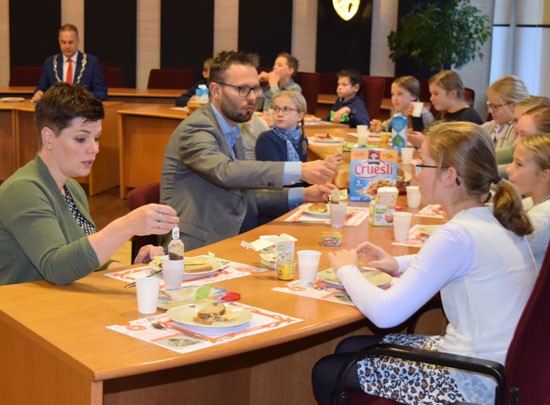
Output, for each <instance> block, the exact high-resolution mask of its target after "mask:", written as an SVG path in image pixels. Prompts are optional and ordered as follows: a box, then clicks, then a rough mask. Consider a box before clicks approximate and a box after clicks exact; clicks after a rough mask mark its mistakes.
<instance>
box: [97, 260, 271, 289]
mask: <svg viewBox="0 0 550 405" xmlns="http://www.w3.org/2000/svg"><path fill="white" fill-rule="evenodd" d="M218 260H220V262H221V264H222V268H221V270H219V271H217V272H215V273H213V274H209V275H204V276H200V275H199V276H197V277H195V278H190V277H191V276H187V277H189V278H185V279H184V280H183V282H182V283H181V285H182V286H200V285H207V284H212V283H217V282H219V281H224V280H230V279H232V278H238V277H244V276H248V275H250V274H252V273H256V272H257V271H258V270H260V271H263V270H261V269H258V268H256V267H254V266H249V265H247V264H242V263H237V262H231V261H229V260H224V259H218ZM153 271H154V270H153V269H151V268H150V267H149V266H147V265H145V266H141V267H135V268H133V269H128V270H121V271H116V272H114V273H108V274H105V275H106V276H107V277H111V278H114V279H117V280H120V281H124V282H125V283H131V282H133V281H136V279H138V278H142V277H147V276H149V275H150V274H151V272H153ZM153 277H158V279H159V280H160V286H161V288H162V287H164V280H163V279H162V274H156V275H155V276H153Z"/></svg>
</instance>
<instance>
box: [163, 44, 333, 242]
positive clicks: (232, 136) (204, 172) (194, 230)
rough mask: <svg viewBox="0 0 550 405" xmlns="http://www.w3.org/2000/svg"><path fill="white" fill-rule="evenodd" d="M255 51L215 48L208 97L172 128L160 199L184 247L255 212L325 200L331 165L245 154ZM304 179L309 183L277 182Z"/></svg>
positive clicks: (236, 228) (240, 227)
mask: <svg viewBox="0 0 550 405" xmlns="http://www.w3.org/2000/svg"><path fill="white" fill-rule="evenodd" d="M257 65H258V58H257V56H256V55H251V54H246V53H242V52H234V51H227V52H225V51H224V52H220V53H219V54H218V55H216V57H215V58H214V61H213V62H212V66H211V68H210V80H209V82H210V84H209V88H210V95H211V96H210V103H209V104H207V105H205V106H204V107H201V108H200V109H198V110H197V111H195V112H194V113H193V114H192V115H191V116H190V117H189V118H187V119H186V120H184V121H183V122H182V123H181V124H180V125H179V126H178V127H177V128H176V130H175V131H174V133H173V134H172V137H171V138H170V141H169V142H168V145H167V147H166V151H165V153H164V161H163V167H162V177H161V202H162V203H164V204H167V205H170V206H172V207H173V208H175V209H176V211H177V213H178V216H179V217H180V230H181V238H182V239H183V241H184V243H185V245H186V249H195V248H198V247H201V246H205V245H208V244H211V243H214V242H217V241H220V240H222V239H225V238H228V237H231V236H235V235H237V234H239V233H242V232H245V231H248V230H250V229H252V228H254V227H255V226H256V225H257V221H258V214H267V215H274V214H283V213H284V212H286V211H288V210H289V209H292V208H294V207H296V206H297V205H299V204H300V203H302V202H304V201H312V202H314V201H326V200H328V195H329V194H330V191H331V189H332V188H334V186H331V185H330V184H326V183H327V182H329V181H330V178H331V177H332V176H335V175H336V174H337V169H336V165H334V164H333V163H330V162H327V161H323V160H317V161H312V162H306V163H302V162H257V161H250V160H244V159H245V157H244V150H243V145H242V140H241V137H240V131H239V126H238V124H239V123H242V122H247V121H248V120H249V119H250V117H251V116H252V114H253V113H254V109H255V106H256V101H257V100H258V97H259V96H260V95H261V94H262V89H261V87H260V83H259V79H258V72H257V70H256V66H257ZM302 181H303V182H307V183H309V184H313V186H310V187H306V188H291V189H284V188H283V186H285V185H292V184H295V183H298V182H302Z"/></svg>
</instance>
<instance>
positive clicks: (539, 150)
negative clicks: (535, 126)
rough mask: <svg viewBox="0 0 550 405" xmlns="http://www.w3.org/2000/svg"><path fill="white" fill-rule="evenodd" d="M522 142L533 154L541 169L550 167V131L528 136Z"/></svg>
mask: <svg viewBox="0 0 550 405" xmlns="http://www.w3.org/2000/svg"><path fill="white" fill-rule="evenodd" d="M520 142H521V144H522V145H523V147H524V148H525V149H527V150H528V151H529V152H531V153H532V154H533V157H534V158H535V162H536V163H537V165H538V166H539V168H540V169H541V170H548V169H550V133H548V134H536V135H530V136H526V137H524V138H522V139H521V140H520Z"/></svg>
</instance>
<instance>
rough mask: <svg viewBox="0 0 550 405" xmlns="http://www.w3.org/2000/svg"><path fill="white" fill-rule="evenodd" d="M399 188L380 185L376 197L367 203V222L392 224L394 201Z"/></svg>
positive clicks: (375, 224) (383, 224) (376, 224)
mask: <svg viewBox="0 0 550 405" xmlns="http://www.w3.org/2000/svg"><path fill="white" fill-rule="evenodd" d="M398 194H399V190H397V188H396V187H380V188H379V189H378V193H377V195H376V199H375V200H374V201H371V203H370V205H369V222H370V224H371V225H373V226H392V225H393V213H394V212H395V202H396V201H397V195H398Z"/></svg>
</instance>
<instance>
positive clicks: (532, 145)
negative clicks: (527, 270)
mask: <svg viewBox="0 0 550 405" xmlns="http://www.w3.org/2000/svg"><path fill="white" fill-rule="evenodd" d="M507 172H508V176H509V178H510V181H512V182H513V183H514V184H515V185H516V186H518V188H519V190H520V192H521V194H523V195H526V196H529V197H530V199H531V200H532V201H526V202H525V203H524V206H526V205H529V209H527V215H529V219H530V220H531V222H532V223H533V226H534V227H535V232H533V234H532V235H529V236H528V240H529V243H530V244H531V249H532V250H533V255H534V256H535V260H536V261H537V265H538V267H539V268H540V266H541V265H542V260H543V259H544V255H545V253H546V247H547V246H548V241H549V240H550V134H538V135H532V136H527V137H525V138H521V139H518V141H517V142H516V148H515V151H514V161H513V162H512V164H511V165H510V166H508V169H507Z"/></svg>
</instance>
